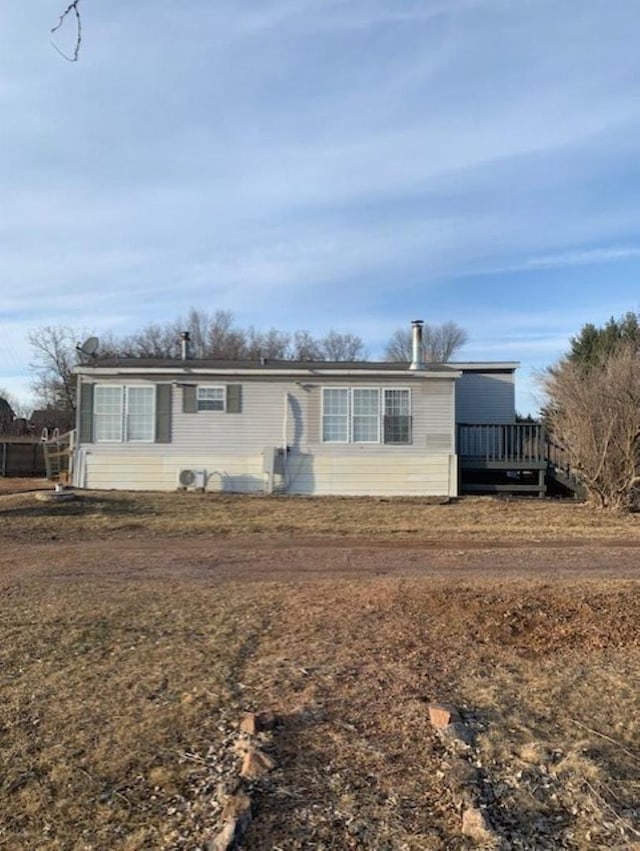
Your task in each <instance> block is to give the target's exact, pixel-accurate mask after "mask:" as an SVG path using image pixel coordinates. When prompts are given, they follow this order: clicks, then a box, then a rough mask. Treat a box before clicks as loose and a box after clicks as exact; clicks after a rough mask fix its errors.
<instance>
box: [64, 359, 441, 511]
mask: <svg viewBox="0 0 640 851" xmlns="http://www.w3.org/2000/svg"><path fill="white" fill-rule="evenodd" d="M198 378H200V376H198ZM202 379H204V380H202ZM202 379H201V381H202V383H201V384H200V382H198V381H197V379H196V381H195V382H194V386H193V402H194V405H193V408H194V409H195V402H196V385H197V386H202V387H215V386H224V382H223V381H222V380H221V379H220V376H218V375H211V376H206V377H205V376H203V377H202ZM207 379H208V381H207ZM161 380H162V381H167V380H168V377H167V376H165V375H162V376H161ZM234 380H238V378H236V376H234ZM241 380H242V394H243V395H242V416H238V417H235V416H230V415H227V414H226V412H225V414H216V413H202V414H200V415H199V416H197V415H194V414H195V410H194V411H193V412H192V413H185V412H184V410H183V393H182V392H180V388H175V387H174V392H173V393H172V396H171V403H172V408H171V442H170V443H156V442H153V443H142V442H139V443H135V444H134V443H128V442H124V441H123V440H122V441H120V442H101V443H99V444H89V442H86V441H85V442H84V443H82V444H80V446H79V451H78V457H77V459H76V460H77V466H76V468H75V472H74V481H75V482H76V484H77V485H78V486H80V487H86V488H93V487H95V488H98V489H110V488H122V489H129V488H131V489H136V490H174V489H175V488H176V485H177V480H178V479H177V477H178V472H179V470H181V469H194V470H204V471H205V472H206V481H207V484H206V489H207V491H223V492H247V493H248V492H256V493H262V492H264V491H265V488H266V478H267V477H266V473H265V470H264V466H265V465H264V452H265V450H267V449H273V448H279V447H282V446H283V445H284V443H285V441H286V444H287V446H288V447H289V451H288V453H287V466H286V485H285V486H284V489H285V492H286V493H291V494H371V495H403V494H406V495H437V496H441V495H450V496H453V495H455V492H456V485H457V472H456V468H455V460H456V459H455V455H454V454H453V453H454V451H455V450H454V447H455V443H454V433H455V432H454V418H453V406H454V401H455V395H454V392H453V387H454V381H453V380H452V379H450V378H448V377H446V378H445V377H443V378H437V379H436V378H423V377H422V376H419V375H416V376H411V377H410V379H408V378H405V377H403V380H402V381H401V382H400V381H398V380H397V379H396V380H393V379H390V378H387V377H386V376H375V379H373V380H372V379H369V380H360V379H359V378H358V377H355V378H354V377H351V376H349V378H347V377H346V376H345V379H343V380H342V381H340V380H338V379H337V378H335V377H334V376H331V380H330V382H329V381H328V380H324V381H323V379H322V378H315V377H313V378H310V379H309V381H308V382H307V381H305V382H303V383H302V384H299V383H298V382H297V381H296V380H295V379H292V378H289V377H287V378H282V379H280V378H262V377H259V378H256V377H253V376H251V377H245V376H242V379H241ZM150 383H151V382H145V384H147V385H148V384H150ZM133 384H135V382H131V386H133ZM99 385H100V386H110V387H111V388H114V389H115V390H116V392H123V391H122V380H121V379H120V381H118V379H117V378H116V377H115V376H114V377H113V379H111V380H109V379H106V380H102V381H101V382H99ZM99 385H98V383H96V384H95V385H94V387H95V388H97V387H98V386H99ZM138 386H144V385H143V383H142V381H139V382H138ZM360 389H362V390H368V389H371V390H374V391H377V392H379V394H380V396H379V398H380V434H379V442H377V443H368V442H363V443H352V442H350V429H351V407H352V406H351V396H352V393H351V391H352V390H360ZM325 390H335V391H337V393H335V394H334V393H331V394H329V395H330V398H331V399H332V401H333V403H335V404H334V405H333V406H332V407H331V411H332V413H329V411H327V412H326V413H327V415H328V416H332V417H336V420H335V421H331V422H332V423H333V425H332V428H336V423H339V425H338V426H337V431H338V432H339V436H340V437H342V438H344V439H343V440H337V441H332V442H327V441H325V440H324V437H323V428H324V426H325V425H326V424H325V423H324V419H323V413H324V410H323V406H324V403H325V401H326V400H325V392H324V391H325ZM387 391H392V392H391V393H390V394H389V397H388V398H389V401H388V402H387V398H386V396H387ZM396 394H398V395H396ZM98 396H99V391H98V392H97V394H96V399H97V397H98ZM403 398H404V400H405V401H406V404H407V405H408V408H409V415H410V436H411V440H410V443H405V444H395V443H388V444H386V443H385V442H384V435H385V432H384V429H385V428H386V426H385V424H384V423H385V420H384V417H385V416H386V414H385V411H389V410H396V411H402V410H406V408H405V407H404V402H402V401H401V400H402V399H403ZM345 400H346V402H345ZM392 400H394V401H393V403H392ZM225 402H226V400H225ZM396 403H397V404H396ZM399 415H401V414H399ZM431 435H436V436H437V441H434V442H432V440H431ZM447 435H449V439H448V440H447V439H446V438H447ZM275 485H276V489H279V488H281V487H282V486H283V485H282V481H281V480H280V478H279V476H278V475H276V477H275Z"/></svg>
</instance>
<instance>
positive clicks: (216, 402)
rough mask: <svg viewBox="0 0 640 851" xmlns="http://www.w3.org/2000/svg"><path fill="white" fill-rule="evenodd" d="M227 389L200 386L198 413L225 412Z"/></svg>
mask: <svg viewBox="0 0 640 851" xmlns="http://www.w3.org/2000/svg"><path fill="white" fill-rule="evenodd" d="M225 397H226V388H224V387H207V386H200V387H198V391H197V397H196V398H197V408H198V411H224V408H225Z"/></svg>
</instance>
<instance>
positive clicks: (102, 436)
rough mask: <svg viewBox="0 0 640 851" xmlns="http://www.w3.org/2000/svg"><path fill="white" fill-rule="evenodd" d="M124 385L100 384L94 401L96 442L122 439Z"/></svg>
mask: <svg viewBox="0 0 640 851" xmlns="http://www.w3.org/2000/svg"><path fill="white" fill-rule="evenodd" d="M123 392H124V387H107V386H104V385H101V384H98V385H97V386H96V389H95V397H94V401H93V420H94V435H95V440H96V442H100V443H102V442H104V443H106V442H108V441H118V442H119V441H121V440H122V425H123V423H122V397H123Z"/></svg>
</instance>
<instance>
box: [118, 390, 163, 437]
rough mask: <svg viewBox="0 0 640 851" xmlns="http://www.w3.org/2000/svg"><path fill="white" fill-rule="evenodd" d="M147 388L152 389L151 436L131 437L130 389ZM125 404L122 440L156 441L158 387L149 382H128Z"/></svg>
mask: <svg viewBox="0 0 640 851" xmlns="http://www.w3.org/2000/svg"><path fill="white" fill-rule="evenodd" d="M138 389H145V390H151V391H152V393H151V414H150V416H151V437H137V438H131V437H129V391H130V390H138ZM124 390H125V392H124V405H123V411H122V415H123V418H124V423H123V431H122V442H123V443H155V442H156V388H155V385H151V386H149V385H148V384H128V385H126V386H125V388H124Z"/></svg>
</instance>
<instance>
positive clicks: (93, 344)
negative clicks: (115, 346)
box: [76, 337, 100, 358]
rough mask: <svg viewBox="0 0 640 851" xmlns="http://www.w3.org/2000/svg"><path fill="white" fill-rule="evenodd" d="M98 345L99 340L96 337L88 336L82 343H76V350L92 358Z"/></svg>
mask: <svg viewBox="0 0 640 851" xmlns="http://www.w3.org/2000/svg"><path fill="white" fill-rule="evenodd" d="M99 345H100V340H98V338H97V337H89V339H88V340H85V341H84V343H83V344H82V345H80V344H79V343H78V345H77V346H76V350H77V351H79V352H80V354H83V355H86V356H87V357H88V358H92V357H93V356H94V355H95V353H96V352H97V351H98V346H99Z"/></svg>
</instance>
